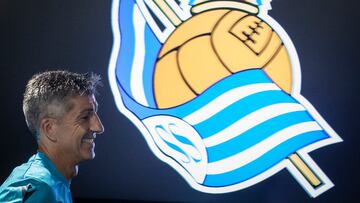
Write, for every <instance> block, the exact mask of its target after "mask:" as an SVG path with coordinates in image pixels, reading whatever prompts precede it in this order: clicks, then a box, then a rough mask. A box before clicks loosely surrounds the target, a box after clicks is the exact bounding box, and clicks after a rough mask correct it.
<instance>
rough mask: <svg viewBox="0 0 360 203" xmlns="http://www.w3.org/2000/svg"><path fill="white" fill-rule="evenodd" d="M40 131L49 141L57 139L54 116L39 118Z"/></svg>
mask: <svg viewBox="0 0 360 203" xmlns="http://www.w3.org/2000/svg"><path fill="white" fill-rule="evenodd" d="M40 131H41V132H42V134H43V135H44V136H45V137H47V138H48V139H49V140H50V141H52V142H56V141H57V133H56V132H57V123H56V119H54V118H43V119H41V120H40Z"/></svg>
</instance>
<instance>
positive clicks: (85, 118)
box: [81, 115, 90, 120]
mask: <svg viewBox="0 0 360 203" xmlns="http://www.w3.org/2000/svg"><path fill="white" fill-rule="evenodd" d="M89 118H90V116H89V115H86V116H83V117H81V119H83V120H88V119H89Z"/></svg>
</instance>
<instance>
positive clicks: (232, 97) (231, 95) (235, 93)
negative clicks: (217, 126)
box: [184, 83, 280, 125]
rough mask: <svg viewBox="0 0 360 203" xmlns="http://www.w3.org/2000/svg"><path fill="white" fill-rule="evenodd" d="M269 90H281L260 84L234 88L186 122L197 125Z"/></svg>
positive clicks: (267, 84) (186, 118) (188, 118)
mask: <svg viewBox="0 0 360 203" xmlns="http://www.w3.org/2000/svg"><path fill="white" fill-rule="evenodd" d="M269 90H280V88H279V87H278V86H277V85H275V84H273V83H258V84H251V85H246V86H242V87H238V88H234V89H232V90H229V91H227V92H225V93H224V94H222V95H220V96H218V97H217V98H215V99H214V100H213V101H211V102H210V103H208V104H207V105H205V106H203V107H202V108H200V109H198V110H197V111H195V112H194V113H192V114H190V115H188V116H186V117H185V118H184V120H185V121H186V122H188V123H189V124H191V125H196V124H198V123H200V122H202V121H204V120H206V119H208V118H210V117H211V116H213V115H215V114H216V113H218V112H219V111H221V110H223V109H224V108H226V107H227V106H229V105H231V104H233V103H235V102H237V101H239V100H240V99H243V98H245V97H247V96H250V95H252V94H255V93H258V92H264V91H269Z"/></svg>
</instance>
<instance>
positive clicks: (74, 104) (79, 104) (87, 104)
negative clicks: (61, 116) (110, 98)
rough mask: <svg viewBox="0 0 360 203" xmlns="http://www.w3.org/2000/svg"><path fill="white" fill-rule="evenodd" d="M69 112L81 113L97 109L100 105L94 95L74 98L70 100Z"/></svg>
mask: <svg viewBox="0 0 360 203" xmlns="http://www.w3.org/2000/svg"><path fill="white" fill-rule="evenodd" d="M69 105H70V106H69V107H70V109H69V110H74V111H81V110H83V109H89V108H94V110H95V109H96V108H97V106H98V103H97V101H96V98H95V96H94V95H84V96H73V97H71V98H70V99H69Z"/></svg>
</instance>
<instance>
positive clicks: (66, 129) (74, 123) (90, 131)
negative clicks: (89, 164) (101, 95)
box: [57, 95, 104, 164]
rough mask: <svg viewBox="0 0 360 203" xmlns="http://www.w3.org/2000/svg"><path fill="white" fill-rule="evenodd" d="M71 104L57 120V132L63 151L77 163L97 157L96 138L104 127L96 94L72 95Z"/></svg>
mask: <svg viewBox="0 0 360 203" xmlns="http://www.w3.org/2000/svg"><path fill="white" fill-rule="evenodd" d="M69 104H70V110H69V111H68V112H66V113H65V114H64V116H63V117H62V119H59V120H58V122H57V133H58V134H59V136H58V137H59V145H60V146H59V147H60V148H61V151H62V152H63V153H64V154H66V156H71V159H72V161H74V162H75V164H77V163H79V162H81V161H84V160H90V159H93V158H94V157H95V151H94V149H95V142H94V140H95V138H96V134H101V133H102V132H103V131H104V127H103V125H102V123H101V121H100V118H99V117H98V115H97V109H98V104H97V102H96V99H95V96H94V95H86V96H75V97H72V98H71V99H70V101H69Z"/></svg>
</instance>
